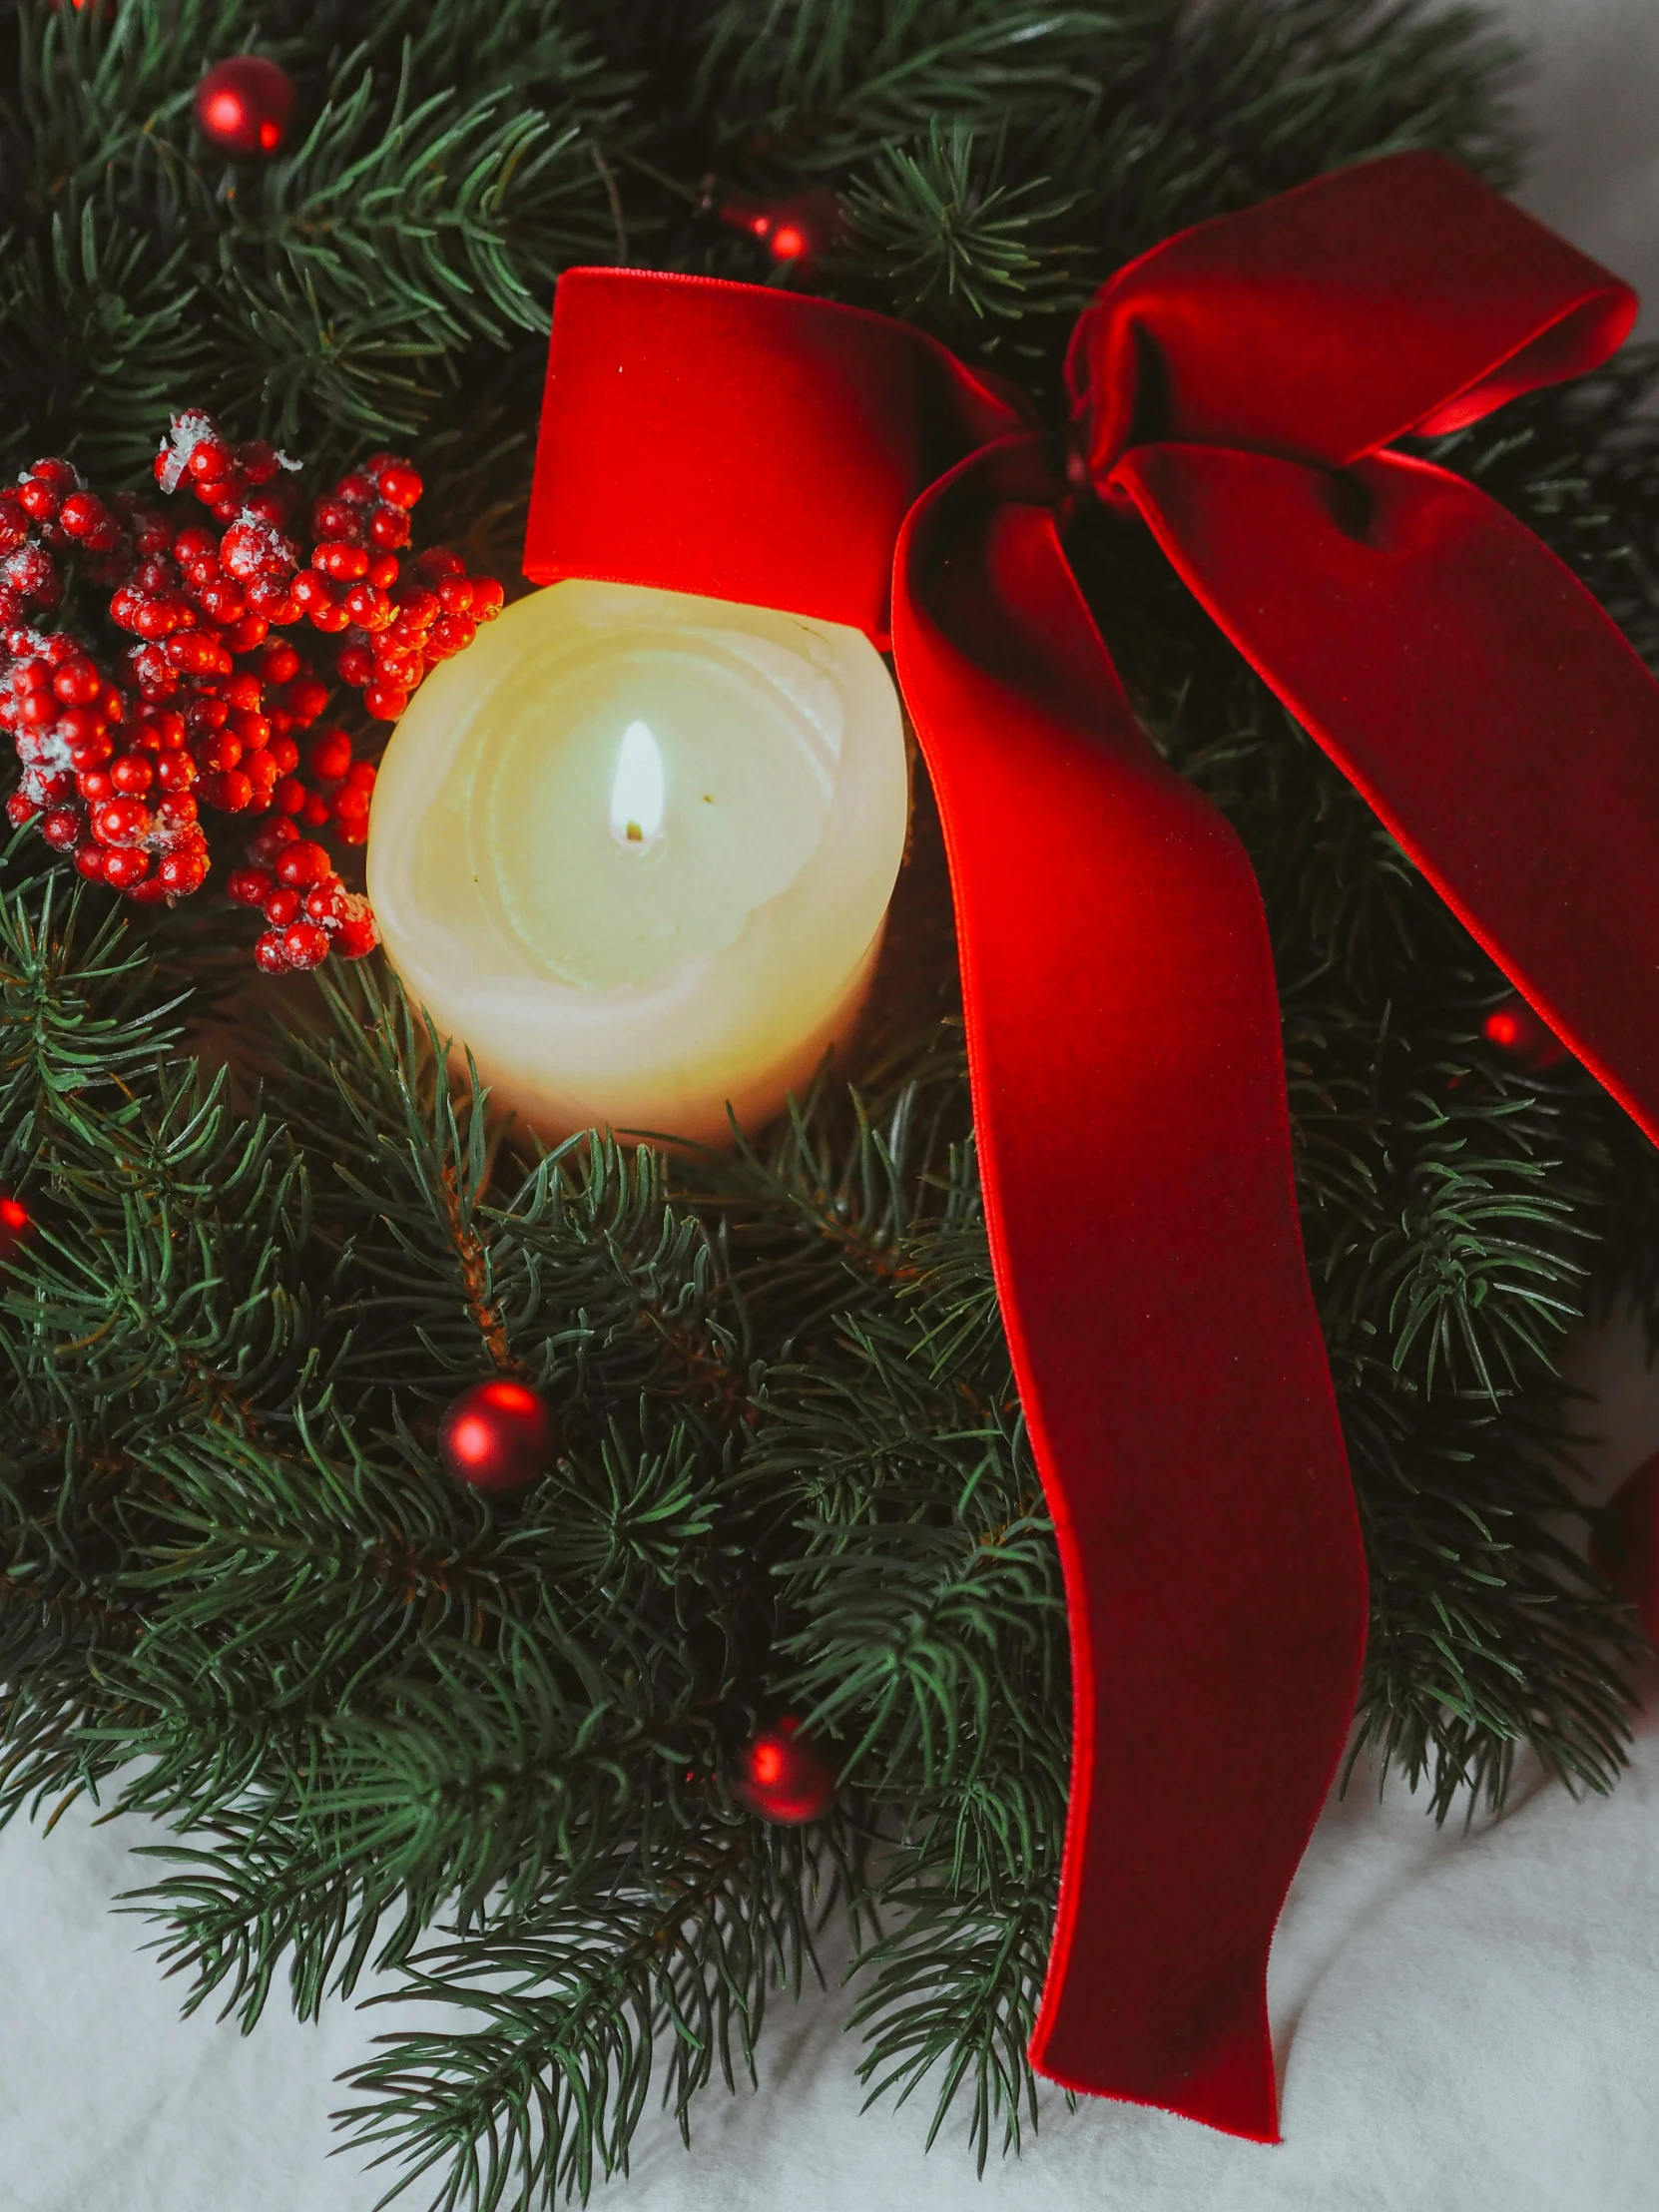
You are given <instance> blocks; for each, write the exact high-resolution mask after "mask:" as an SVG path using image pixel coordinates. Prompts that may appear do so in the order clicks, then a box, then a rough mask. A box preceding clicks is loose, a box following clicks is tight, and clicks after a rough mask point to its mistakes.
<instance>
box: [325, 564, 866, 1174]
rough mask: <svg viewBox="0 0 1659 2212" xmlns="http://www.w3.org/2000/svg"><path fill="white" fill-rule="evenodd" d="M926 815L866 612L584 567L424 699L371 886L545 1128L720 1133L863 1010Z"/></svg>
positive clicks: (372, 834) (393, 925) (389, 759)
mask: <svg viewBox="0 0 1659 2212" xmlns="http://www.w3.org/2000/svg"><path fill="white" fill-rule="evenodd" d="M907 810H908V780H907V772H906V765H905V755H904V737H903V726H902V721H901V717H900V713H899V706H898V698H897V693H896V691H895V690H894V687H893V682H892V679H891V677H890V676H889V675H888V673H887V670H886V667H885V665H884V663H883V662H882V660H881V657H880V655H879V654H878V653H877V652H876V651H875V649H874V647H873V646H872V645H871V644H870V643H869V641H868V639H867V638H865V637H864V636H863V634H862V633H861V632H860V631H856V630H851V629H847V628H845V627H843V626H842V625H840V624H838V623H830V622H816V621H810V620H807V619H805V618H803V617H801V616H797V615H783V614H776V613H773V612H771V611H770V610H768V609H765V608H757V607H743V606H737V605H734V604H733V603H731V602H730V601H726V600H714V599H698V598H692V597H690V596H688V595H687V594H684V593H680V592H665V591H652V590H645V589H642V588H641V587H639V586H637V585H629V584H603V583H586V582H566V583H561V584H554V585H551V586H549V587H548V588H547V589H546V590H544V591H539V592H535V593H533V594H532V595H531V596H530V597H529V598H527V599H521V600H519V601H518V602H517V603H516V604H515V605H513V606H511V607H509V608H507V610H506V611H505V613H504V614H502V616H501V617H500V618H499V620H498V621H496V622H494V623H491V624H490V625H488V626H487V627H486V628H484V629H481V630H480V631H479V633H478V637H477V639H476V641H475V643H474V644H472V645H471V646H469V647H468V649H467V650H466V652H464V653H463V654H460V655H459V656H458V657H457V658H456V659H455V660H453V661H450V662H448V663H447V664H446V665H445V666H444V667H442V668H440V669H437V670H435V671H434V672H433V673H432V675H431V676H429V677H428V678H427V680H426V682H425V683H424V684H423V685H422V686H421V688H420V690H419V691H418V692H417V693H416V694H415V696H414V699H413V700H412V701H411V703H410V705H409V707H408V709H407V711H406V712H405V714H404V716H403V718H402V720H401V721H400V722H399V723H398V725H397V727H396V729H395V731H394V732H393V734H392V738H391V742H390V744H389V746H388V747H387V750H386V756H385V760H384V763H383V765H382V767H381V770H380V774H379V778H378V781H377V782H376V784H375V788H374V805H373V812H372V815H371V817H370V822H369V838H368V893H369V898H370V900H371V902H372V904H373V907H374V913H375V918H376V920H377V921H378V923H379V927H380V933H381V936H382V939H383V941H384V943H385V947H386V951H387V953H388V954H389V956H390V958H391V960H392V963H393V965H394V966H395V967H396V969H397V971H398V974H399V975H400V976H401V977H402V980H403V984H404V987H405V988H406V989H407V991H408V993H409V995H410V997H411V998H412V999H413V1000H414V1001H415V1002H416V1003H417V1004H421V1005H424V1006H425V1007H426V1008H427V1009H428V1011H429V1012H430V1014H431V1017H432V1020H433V1022H434V1024H435V1025H436V1028H437V1030H438V1033H439V1035H440V1036H447V1037H449V1038H451V1039H452V1040H453V1044H454V1047H455V1048H456V1049H457V1050H459V1049H460V1048H461V1047H463V1046H465V1047H468V1048H470V1050H471V1052H472V1054H473V1057H474V1058H475V1060H476V1061H477V1064H478V1069H479V1073H480V1074H481V1075H482V1077H483V1078H484V1080H485V1081H486V1082H487V1083H488V1084H489V1085H490V1087H491V1090H492V1092H493V1093H494V1095H495V1097H496V1099H497V1100H498V1101H499V1102H500V1103H501V1104H503V1105H505V1106H508V1107H511V1108H512V1109H513V1110H514V1111H515V1112H517V1113H518V1114H519V1115H520V1116H522V1118H523V1119H524V1120H526V1121H527V1122H529V1123H530V1124H531V1125H532V1126H533V1127H534V1128H536V1129H538V1130H540V1131H541V1132H542V1133H543V1134H544V1135H547V1136H551V1137H557V1136H562V1135H565V1134H567V1133H569V1132H570V1131H571V1130H574V1129H583V1128H587V1127H589V1126H591V1125H597V1126H599V1127H605V1126H606V1125H609V1126H611V1127H613V1128H616V1129H649V1130H656V1131H660V1132H662V1133H664V1134H667V1135H671V1136H679V1137H685V1138H689V1139H692V1140H694V1141H697V1142H701V1143H715V1144H720V1143H724V1142H726V1141H727V1140H728V1138H729V1136H730V1124H729V1121H728V1115H727V1107H728V1104H730V1106H731V1108H732V1111H733V1112H734V1113H735V1114H736V1115H737V1118H738V1120H739V1122H740V1123H741V1124H742V1125H743V1127H745V1128H746V1129H753V1128H755V1127H757V1126H758V1125H759V1124H760V1123H762V1122H764V1121H766V1120H767V1119H769V1118H770V1117H771V1116H772V1115H773V1114H774V1113H776V1112H777V1111H778V1109H779V1108H780V1107H781V1106H782V1105H783V1103H784V1101H785V1098H786V1096H787V1094H788V1093H789V1092H790V1091H791V1090H800V1089H801V1088H803V1087H804V1086H805V1085H806V1084H807V1083H808V1082H809V1081H810V1080H811V1078H812V1076H813V1074H814V1072H815V1070H816V1069H817V1067H818V1066H819V1064H820V1063H821V1061H822V1060H823V1058H824V1055H825V1053H826V1051H827V1050H828V1049H829V1048H830V1046H831V1045H832V1044H834V1043H836V1042H838V1041H840V1040H842V1039H844V1037H845V1035H846V1034H847V1031H848V1029H849V1028H850V1026H851V1024H852V1023H853V1021H854V1020H855V1019H856V1016H857V1012H858V1008H859V1006H860V1004H861V1002H862V999H863V996H864V993H865V990H866V988H867V986H868V982H869V977H870V973H871V970H872V968H873V966H874V961H875V955H876V952H877V950H878V948H879V945H880V940H881V929H882V923H883V920H884V917H885V914H886V907H887V901H888V899H889V897H890V896H891V893H892V886H893V881H894V878H895V877H896V875H897V873H898V865H899V860H900V858H901V856H902V853H903V847H904V836H905V829H906V821H907Z"/></svg>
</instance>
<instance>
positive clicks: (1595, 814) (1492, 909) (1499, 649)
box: [1111, 445, 1659, 1140]
mask: <svg viewBox="0 0 1659 2212" xmlns="http://www.w3.org/2000/svg"><path fill="white" fill-rule="evenodd" d="M1111 481H1112V484H1113V486H1114V487H1116V488H1120V489H1122V490H1123V491H1125V492H1127V493H1128V495H1129V496H1130V497H1131V498H1132V499H1133V500H1134V502H1135V504H1136V505H1137V506H1138V507H1139V509H1140V511H1141V512H1142V514H1143V515H1144V516H1145V517H1146V519H1147V521H1148V522H1149V523H1150V524H1151V526H1152V529H1153V530H1154V532H1155V533H1156V534H1157V537H1158V540H1159V542H1160V544H1161V545H1162V546H1163V548H1164V550H1165V552H1166V553H1167V554H1168V555H1169V558H1170V560H1171V561H1172V562H1173V563H1174V565H1175V567H1176V568H1177V569H1178V570H1179V572H1180V574H1181V575H1182V577H1183V578H1184V579H1185V581H1186V582H1187V584H1188V585H1189V586H1190V588H1191V589H1192V590H1193V591H1194V592H1195V593H1196V594H1197V596H1198V597H1199V599H1200V600H1201V601H1202V602H1203V603H1204V605H1205V607H1206V608H1207V609H1208V610H1209V612H1210V613H1211V614H1212V615H1213V616H1214V618H1215V620H1216V621H1217V622H1218V623H1219V624H1220V626H1221V627H1222V629H1223V630H1225V631H1226V632H1227V634H1228V636H1229V637H1230V638H1231V639H1232V640H1233V642H1234V643H1235V644H1236V645H1237V646H1238V648H1239V649H1240V651H1241V652H1242V653H1243V654H1244V655H1245V656H1246V657H1247V659H1249V660H1250V661H1251V662H1252V663H1254V665H1255V667H1256V668H1257V669H1258V671H1259V672H1260V673H1261V675H1262V676H1263V677H1264V678H1265V679H1266V681H1267V682H1268V683H1269V684H1270V685H1272V687H1273V689H1274V690H1275V691H1276V692H1277V693H1278V694H1279V696H1280V698H1281V699H1283V700H1284V702H1285V704H1286V706H1287V707H1288V708H1289V709H1290V710H1291V712H1292V714H1294V715H1295V716H1296V718H1297V720H1298V721H1299V722H1301V723H1302V725H1303V726H1304V728H1306V729H1307V730H1308V731H1309V732H1310V734H1311V735H1312V736H1313V737H1314V738H1315V739H1316V740H1317V742H1318V743H1319V744H1320V745H1321V746H1322V747H1323V748H1324V750H1325V751H1326V752H1327V753H1329V754H1330V755H1331V757H1332V759H1333V760H1334V761H1335V762H1336V763H1337V765H1338V766H1339V767H1340V768H1341V769H1342V770H1343V772H1344V774H1345V775H1346V776H1347V777H1348V778H1349V780H1350V781H1351V782H1352V783H1353V784H1354V785H1355V786H1356V788H1357V789H1358V790H1359V791H1360V792H1361V793H1363V794H1364V796H1365V797H1366V799H1367V800H1369V801H1370V803H1371V805H1372V807H1373V808H1374V809H1375V810H1376V812H1377V814H1378V816H1379V817H1380V818H1381V820H1382V821H1383V824H1384V826H1385V827H1386V828H1387V829H1388V830H1389V831H1390V832H1391V833H1392V835H1393V836H1394V837H1395V838H1397V840H1398V841H1399V843H1400V844H1401V845H1402V846H1403V847H1404V849H1405V851H1406V852H1407V853H1408V854H1409V855H1410V857H1411V859H1412V860H1413V861H1414V862H1415V863H1416V865H1417V866H1418V867H1419V868H1420V869H1421V870H1422V872H1423V874H1424V875H1425V876H1426V877H1427V879H1428V880H1429V882H1431V883H1432V884H1433V885H1434V887H1435V889H1436V890H1437V891H1438V892H1439V893H1440V895H1441V897H1442V898H1443V899H1444V900H1445V902H1446V904H1447V905H1448V906H1449V907H1450V908H1451V909H1452V911H1453V912H1454V913H1455V914H1456V915H1457V917H1458V919H1459V920H1460V921H1462V923H1463V924H1464V926H1465V927H1466V928H1467V929H1468V930H1469V932H1470V934H1471V935H1472V936H1474V937H1475V939H1476V940H1477V941H1478V942H1479V943H1480V944H1482V945H1483V946H1484V947H1485V949H1486V950H1487V952H1489V953H1490V954H1491V956H1492V958H1493V959H1494V960H1495V961H1496V962H1497V963H1498V965H1499V966H1500V967H1501V968H1502V969H1503V970H1504V972H1505V973H1506V974H1507V975H1508V976H1509V977H1510V978H1511V980H1512V981H1513V982H1514V984H1515V986H1516V988H1517V989H1518V990H1519V991H1521V992H1522V994H1523V995H1524V996H1525V997H1526V998H1527V999H1528V1000H1530V1002H1531V1003H1532V1004H1533V1005H1534V1006H1535V1007H1536V1008H1537V1010H1538V1012H1539V1013H1540V1014H1541V1015H1542V1016H1543V1018H1544V1020H1545V1021H1547V1022H1548V1023H1549V1025H1550V1027H1551V1028H1552V1029H1553V1030H1554V1031H1555V1032H1556V1034H1557V1035H1558V1036H1559V1037H1560V1038H1561V1039H1562V1040H1563V1042H1564V1043H1566V1044H1567V1045H1568V1046H1569V1047H1570V1048H1571V1050H1572V1051H1573V1052H1575V1053H1576V1054H1577V1056H1578V1057H1579V1059H1580V1060H1582V1061H1583V1063H1584V1064H1585V1066H1586V1067H1588V1068H1589V1069H1590V1071H1591V1072H1592V1073H1593V1074H1594V1075H1595V1076H1596V1077H1597V1078H1598V1080H1599V1081H1600V1082H1601V1083H1602V1084H1603V1085H1604V1086H1605V1087H1606V1089H1607V1090H1608V1091H1610V1092H1611V1093H1612V1095H1613V1096H1614V1097H1615V1098H1616V1099H1617V1100H1618V1101H1619V1103H1620V1104H1621V1105H1622V1106H1624V1108H1625V1109H1626V1111H1627V1112H1628V1113H1629V1114H1630V1115H1631V1116H1632V1118H1633V1119H1634V1120H1635V1121H1636V1122H1637V1123H1638V1125H1639V1126H1640V1127H1641V1128H1642V1129H1644V1130H1645V1131H1646V1132H1647V1134H1648V1135H1649V1136H1650V1137H1653V1138H1655V1139H1656V1140H1659V687H1656V686H1655V684H1654V682H1653V680H1652V678H1651V677H1650V676H1649V675H1648V672H1647V670H1646V669H1645V668H1644V667H1643V665H1642V663H1641V661H1640V660H1639V659H1638V658H1637V656H1636V654H1635V653H1634V651H1633V650H1632V649H1631V647H1630V645H1629V644H1628V642H1627V641H1626V640H1625V638H1624V637H1623V636H1622V635H1621V634H1620V632H1619V631H1618V630H1617V629H1616V628H1615V627H1614V625H1613V624H1612V623H1611V622H1610V621H1609V620H1608V618H1607V617H1606V615H1604V614H1603V613H1602V611H1601V609H1600V608H1599V607H1598V606H1597V605H1596V603H1595V601H1594V600H1593V599H1592V598H1591V597H1590V595H1589V593H1588V592H1587V591H1585V590H1584V588H1583V586H1582V585H1581V584H1579V583H1578V581H1577V579H1576V578H1575V577H1574V576H1573V575H1572V574H1571V572H1570V571H1569V570H1568V569H1566V568H1565V567H1564V566H1563V565H1562V564H1561V562H1559V561H1558V560H1557V559H1556V558H1555V556H1554V555H1553V554H1552V553H1551V552H1549V550H1548V549H1547V548H1546V547H1545V546H1544V545H1542V544H1541V543H1540V542H1539V540H1538V539H1537V538H1535V537H1534V536H1533V535H1532V533H1531V532H1530V531H1529V530H1527V529H1526V528H1525V527H1524V526H1523V525H1522V524H1521V523H1519V522H1517V521H1516V520H1515V519H1514V517H1513V516H1511V515H1509V514H1506V513H1505V512H1504V510H1503V509H1502V508H1501V507H1499V506H1498V505H1497V504H1496V503H1495V502H1494V501H1493V500H1491V499H1489V498H1488V497H1487V496H1486V494H1485V493H1484V492H1481V491H1478V490H1476V489H1475V487H1474V486H1473V485H1471V484H1467V483H1464V482H1463V481H1462V480H1461V479H1460V478H1458V477H1455V476H1450V475H1448V474H1447V473H1446V472H1445V471H1444V470H1442V469H1438V468H1433V467H1430V466H1429V465H1428V464H1427V463H1426V462H1422V461H1415V460H1410V459H1407V458H1405V457H1403V456H1401V455H1399V454H1393V453H1381V454H1377V455H1374V456H1373V457H1372V458H1371V459H1370V460H1367V461H1363V462H1360V463H1359V464H1358V465H1357V466H1355V467H1354V468H1352V469H1349V470H1346V471H1344V472H1343V474H1342V475H1340V476H1334V475H1331V474H1329V473H1327V472H1325V471H1323V470H1320V469H1315V468H1309V467H1306V466H1303V465H1302V464H1300V463H1298V462H1295V461H1285V460H1279V459H1275V458H1273V457H1271V456H1269V455H1266V454H1261V453H1245V452H1236V451H1232V450H1230V449H1227V448H1224V447H1212V446H1191V445H1155V446H1146V447H1142V448H1139V449H1138V450H1136V451H1135V452H1132V453H1129V454H1127V455H1125V457H1124V458H1123V459H1122V460H1121V461H1120V462H1119V463H1118V465H1117V467H1116V469H1115V470H1114V472H1113V476H1112V479H1111ZM1265 551H1271V559H1265V558H1264V552H1265Z"/></svg>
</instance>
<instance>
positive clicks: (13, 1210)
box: [0, 1193, 35, 1267]
mask: <svg viewBox="0 0 1659 2212" xmlns="http://www.w3.org/2000/svg"><path fill="white" fill-rule="evenodd" d="M34 1226H35V1225H34V1223H33V1222H32V1221H31V1220H30V1218H29V1209H28V1208H27V1207H26V1206H25V1205H24V1203H23V1201H22V1200H21V1199H20V1198H13V1197H11V1196H10V1194H9V1193H7V1194H6V1195H4V1196H0V1267H3V1266H4V1265H5V1263H6V1262H7V1261H8V1260H12V1259H15V1258H16V1257H17V1255H18V1253H19V1252H21V1251H22V1249H23V1243H24V1240H25V1238H26V1237H27V1236H28V1234H29V1232H30V1230H31V1229H33V1227H34Z"/></svg>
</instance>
